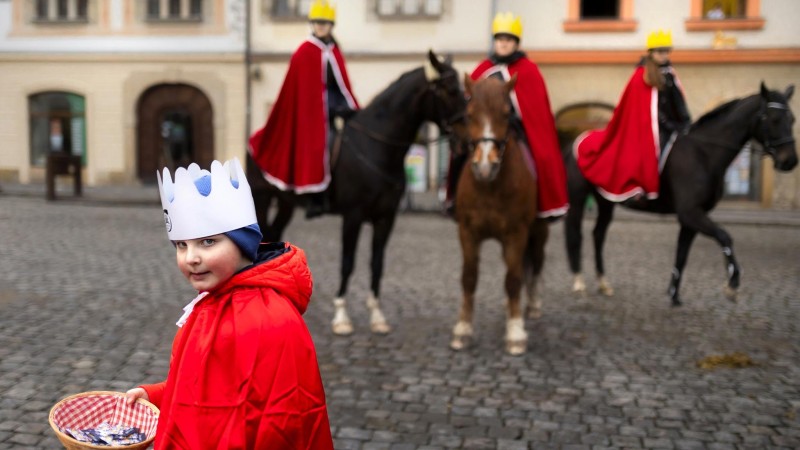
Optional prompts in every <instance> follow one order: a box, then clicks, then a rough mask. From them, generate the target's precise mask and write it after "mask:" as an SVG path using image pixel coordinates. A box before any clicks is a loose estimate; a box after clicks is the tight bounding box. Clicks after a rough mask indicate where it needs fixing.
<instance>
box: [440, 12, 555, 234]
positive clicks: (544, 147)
mask: <svg viewBox="0 0 800 450" xmlns="http://www.w3.org/2000/svg"><path fill="white" fill-rule="evenodd" d="M492 33H493V35H494V40H493V45H494V49H493V52H492V54H490V55H489V58H488V59H486V60H484V61H483V62H481V63H480V64H478V67H477V68H476V69H475V70H474V71H473V72H472V75H471V77H472V79H473V80H479V79H481V78H486V77H492V76H493V77H498V78H500V79H502V80H503V81H508V80H510V79H511V77H512V76H513V75H515V74H516V75H517V83H516V85H515V86H514V90H513V91H512V92H511V103H512V106H513V108H514V116H515V119H516V120H514V125H515V127H516V128H517V129H519V131H521V132H520V133H519V135H520V136H521V137H522V139H523V140H524V142H523V143H524V147H526V148H529V150H530V152H531V156H532V157H533V163H534V167H535V171H536V177H537V180H538V188H539V189H538V190H539V194H538V202H539V203H538V205H539V212H538V216H539V217H543V218H548V219H551V220H555V219H557V218H560V217H562V216H563V215H564V214H566V213H567V209H569V199H568V196H567V175H566V170H565V169H564V160H563V158H562V156H561V147H560V145H559V142H558V135H557V133H556V125H555V120H554V119H553V112H552V111H551V109H550V99H549V97H548V95H547V87H546V86H545V83H544V79H543V78H542V74H541V73H540V72H539V68H538V67H537V66H536V64H535V63H534V62H533V61H531V60H530V59H528V57H527V56H526V55H525V53H523V52H521V51H520V50H519V43H520V39H521V38H522V21H521V19H520V18H519V17H515V16H514V15H513V14H512V13H498V14H497V15H496V16H495V18H494V20H493V21H492ZM520 128H521V129H520ZM460 165H463V162H460V163H459V162H456V161H453V167H451V174H450V177H451V180H450V181H452V182H451V183H448V184H449V186H448V188H449V189H448V190H449V192H448V194H449V195H448V197H449V198H452V199H454V198H455V184H454V183H456V182H457V179H458V175H459V174H460V169H461V167H459V166H460Z"/></svg>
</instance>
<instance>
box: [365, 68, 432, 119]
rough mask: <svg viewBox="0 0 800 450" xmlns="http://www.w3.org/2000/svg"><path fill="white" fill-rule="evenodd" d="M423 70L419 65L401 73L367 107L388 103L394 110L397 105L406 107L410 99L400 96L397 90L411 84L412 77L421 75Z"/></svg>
mask: <svg viewBox="0 0 800 450" xmlns="http://www.w3.org/2000/svg"><path fill="white" fill-rule="evenodd" d="M422 71H423V68H422V67H417V68H416V69H411V70H409V71H408V72H405V73H403V74H402V75H400V77H399V78H397V79H396V80H394V81H393V82H392V84H390V85H389V86H388V87H387V88H386V89H384V90H383V91H381V92H380V93H379V94H378V95H377V96H375V98H374V99H372V101H371V102H369V105H367V108H366V109H370V108H373V107H378V106H380V105H386V106H388V108H389V109H390V110H394V109H395V107H404V106H405V105H407V104H408V100H409V99H408V98H406V97H402V96H398V95H397V92H398V91H402V90H403V88H404V87H405V86H406V85H407V84H410V83H411V82H412V81H414V80H412V78H414V77H416V76H418V75H420V74H421V73H422Z"/></svg>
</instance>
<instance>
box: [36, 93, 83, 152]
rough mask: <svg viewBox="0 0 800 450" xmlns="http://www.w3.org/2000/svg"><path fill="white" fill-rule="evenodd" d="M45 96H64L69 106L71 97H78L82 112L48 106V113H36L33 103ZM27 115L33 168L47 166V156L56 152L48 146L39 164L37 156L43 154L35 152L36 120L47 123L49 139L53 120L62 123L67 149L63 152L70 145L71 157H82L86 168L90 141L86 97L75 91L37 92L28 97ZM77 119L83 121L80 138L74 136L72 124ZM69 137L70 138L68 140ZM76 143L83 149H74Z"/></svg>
mask: <svg viewBox="0 0 800 450" xmlns="http://www.w3.org/2000/svg"><path fill="white" fill-rule="evenodd" d="M45 95H62V96H64V97H66V98H67V100H66V102H67V104H69V103H70V102H69V96H73V97H77V98H79V99H80V101H81V106H82V110H74V109H72V108H70V109H69V110H68V111H67V110H64V109H57V108H51V107H50V105H48V107H47V110H46V111H36V112H34V111H32V102H33V101H34V99H35V98H36V97H39V96H45ZM27 113H28V114H27V115H28V133H29V136H30V144H29V148H28V161H29V164H30V165H31V167H44V165H45V164H46V161H47V155H49V154H50V153H51V152H53V151H54V150H53V149H52V148H50V147H49V146H47V148H46V149H45V150H44V152H43V153H44V154H43V159H42V160H41V161H38V162H37V160H36V159H35V156H36V155H41V153H42V152H34V145H35V141H37V140H36V139H34V136H33V135H34V132H35V129H34V128H35V127H34V120H36V119H45V120H46V121H47V123H48V126H47V128H46V129H45V130H46V133H47V135H48V136H47V137H48V138H49V136H50V128H49V124H50V123H51V122H52V121H53V120H58V121H60V122H61V123H62V130H63V131H62V137H63V138H64V139H65V141H64V142H63V143H64V144H65V149H64V150H62V151H66V148H67V145H68V146H69V154H71V155H80V156H81V165H82V166H83V167H86V155H87V153H88V140H87V137H88V130H87V128H88V121H87V120H86V115H87V114H86V96H84V95H81V94H78V93H76V92H73V91H61V90H47V91H40V92H35V93H33V94H30V95H28V97H27ZM75 119H79V120H80V121H81V123H80V127H81V130H80V131H81V133H82V135H81V136H80V137H79V138H78V137H76V136H74V135H73V134H72V131H73V130H74V124H73V123H71V122H72V121H74V120H75ZM64 123H67V126H66V127H65V126H64V125H63V124H64ZM67 137H68V138H69V139H68V140H67ZM44 142H45V145H47V139H45V140H44ZM76 142H79V143H80V144H82V147H81V148H80V149H76V148H74V147H73V145H74V144H75V143H76Z"/></svg>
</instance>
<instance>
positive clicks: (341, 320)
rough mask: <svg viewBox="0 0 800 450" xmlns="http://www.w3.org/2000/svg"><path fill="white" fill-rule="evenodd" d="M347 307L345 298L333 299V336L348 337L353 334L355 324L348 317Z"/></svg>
mask: <svg viewBox="0 0 800 450" xmlns="http://www.w3.org/2000/svg"><path fill="white" fill-rule="evenodd" d="M345 305H346V302H345V300H344V298H342V297H336V298H335V299H333V321H332V322H331V325H332V326H333V334H338V335H339V336H346V335H348V334H351V333H352V332H353V323H352V322H351V321H350V317H349V316H348V315H347V309H345Z"/></svg>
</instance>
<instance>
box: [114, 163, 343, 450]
mask: <svg viewBox="0 0 800 450" xmlns="http://www.w3.org/2000/svg"><path fill="white" fill-rule="evenodd" d="M158 181H159V191H160V193H161V204H162V206H163V210H164V222H165V224H166V226H167V235H168V237H169V239H170V241H171V242H172V243H173V244H174V245H175V248H176V254H177V264H178V268H179V269H180V271H181V273H183V275H184V276H185V277H186V278H187V280H189V283H190V284H191V285H192V287H193V288H195V289H197V290H198V291H199V293H200V294H199V295H198V296H197V297H196V298H195V299H194V300H192V302H191V303H190V304H189V305H187V306H186V307H185V308H184V314H183V316H182V317H181V318H180V319H179V320H178V323H177V325H178V326H179V327H180V328H179V329H178V332H177V334H176V335H175V339H174V341H173V344H172V358H171V359H170V367H169V373H168V375H167V379H166V381H164V382H161V383H157V384H151V385H142V386H140V387H137V388H134V389H131V390H130V391H128V392H127V394H126V395H127V399H128V402H129V403H132V402H134V401H135V400H136V399H137V398H144V399H146V400H149V401H150V402H152V403H154V404H155V405H156V406H158V407H159V408H160V410H161V413H160V416H159V420H158V430H157V433H156V439H155V449H156V450H161V449H192V450H196V449H222V448H225V449H227V448H236V449H332V448H333V442H332V439H331V433H330V425H329V423H328V414H327V409H326V406H325V392H324V390H323V387H322V380H321V378H320V374H319V368H318V366H317V359H316V353H315V351H314V344H313V342H312V340H311V336H310V334H309V332H308V329H307V328H306V326H305V323H304V322H303V319H302V317H301V315H302V314H303V312H304V311H305V309H306V307H307V306H308V302H309V298H310V296H311V290H312V279H311V273H310V271H309V269H308V265H307V264H306V259H305V254H304V253H303V251H302V250H301V249H299V248H297V247H294V246H292V245H290V244H287V243H271V244H260V240H261V232H260V230H259V228H258V225H257V224H256V215H255V208H254V205H253V197H252V194H251V192H250V186H249V185H248V183H247V179H246V178H245V174H244V171H243V170H242V167H241V165H240V164H239V161H238V159H233V160H231V161H228V162H226V163H225V165H224V166H223V165H222V164H220V162H219V161H214V162H213V163H212V164H211V171H210V172H209V171H206V170H200V168H199V166H197V164H192V165H190V166H189V167H188V170H187V169H184V168H179V169H178V170H176V171H175V182H174V183H173V181H172V179H171V178H170V173H169V171H168V170H167V169H164V176H163V181H162V178H161V176H160V174H159V177H158Z"/></svg>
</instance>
